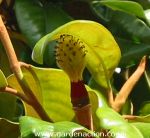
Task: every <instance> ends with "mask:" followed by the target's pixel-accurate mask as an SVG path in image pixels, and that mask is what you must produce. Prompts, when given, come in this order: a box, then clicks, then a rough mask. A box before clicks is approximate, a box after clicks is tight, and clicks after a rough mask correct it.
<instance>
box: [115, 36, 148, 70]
mask: <svg viewBox="0 0 150 138" xmlns="http://www.w3.org/2000/svg"><path fill="white" fill-rule="evenodd" d="M116 40H117V42H118V44H119V45H120V49H121V51H122V58H121V62H120V64H119V65H120V66H122V67H125V66H126V67H129V66H133V65H136V64H138V63H139V61H140V60H141V59H142V57H143V56H144V55H149V54H150V46H149V44H145V43H140V44H136V43H135V42H133V41H131V40H127V39H121V38H117V39H116Z"/></svg>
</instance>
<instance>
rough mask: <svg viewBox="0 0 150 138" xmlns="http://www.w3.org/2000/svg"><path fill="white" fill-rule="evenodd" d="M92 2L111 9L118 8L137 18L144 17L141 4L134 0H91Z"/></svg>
mask: <svg viewBox="0 0 150 138" xmlns="http://www.w3.org/2000/svg"><path fill="white" fill-rule="evenodd" d="M93 3H94V4H95V3H96V4H102V5H105V6H107V7H109V8H111V9H113V10H119V11H123V12H126V13H130V14H133V15H135V16H137V17H139V18H143V19H145V14H144V11H143V8H142V6H141V5H140V4H139V3H137V2H134V1H125V0H101V1H97V2H93Z"/></svg>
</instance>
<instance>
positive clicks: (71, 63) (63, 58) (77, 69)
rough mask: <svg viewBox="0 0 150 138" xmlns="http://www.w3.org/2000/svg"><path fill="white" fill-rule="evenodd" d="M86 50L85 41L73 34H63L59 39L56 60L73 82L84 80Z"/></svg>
mask: <svg viewBox="0 0 150 138" xmlns="http://www.w3.org/2000/svg"><path fill="white" fill-rule="evenodd" d="M86 52H87V51H86V50H85V45H84V43H83V42H82V41H80V40H79V39H78V38H76V37H74V36H72V35H66V34H63V35H61V36H60V38H59V39H58V46H57V47H56V61H57V64H58V66H59V67H60V68H62V69H63V70H64V71H65V72H66V73H67V74H68V76H69V77H70V80H71V81H72V82H77V81H79V80H82V73H83V70H84V68H85V56H86Z"/></svg>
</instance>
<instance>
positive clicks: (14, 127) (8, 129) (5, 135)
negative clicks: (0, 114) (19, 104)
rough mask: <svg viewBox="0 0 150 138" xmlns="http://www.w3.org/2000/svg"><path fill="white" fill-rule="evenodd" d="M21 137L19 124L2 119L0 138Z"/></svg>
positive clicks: (0, 120)
mask: <svg viewBox="0 0 150 138" xmlns="http://www.w3.org/2000/svg"><path fill="white" fill-rule="evenodd" d="M19 136H20V130H19V124H18V123H14V122H10V121H8V120H6V119H3V118H0V137H1V138H18V137H19Z"/></svg>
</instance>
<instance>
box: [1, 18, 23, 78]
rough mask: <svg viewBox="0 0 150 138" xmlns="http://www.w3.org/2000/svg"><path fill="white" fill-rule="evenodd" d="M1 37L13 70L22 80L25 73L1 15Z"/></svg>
mask: <svg viewBox="0 0 150 138" xmlns="http://www.w3.org/2000/svg"><path fill="white" fill-rule="evenodd" d="M0 39H1V41H2V44H3V46H4V48H5V51H6V54H7V56H8V59H9V64H10V68H11V70H12V71H13V73H14V74H15V76H16V77H17V78H18V79H20V80H21V79H22V78H23V73H22V71H21V68H20V64H19V62H18V59H17V56H16V54H15V51H14V48H13V45H12V43H11V40H10V38H9V35H8V32H7V29H6V27H5V25H4V23H3V21H2V18H1V16H0Z"/></svg>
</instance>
